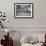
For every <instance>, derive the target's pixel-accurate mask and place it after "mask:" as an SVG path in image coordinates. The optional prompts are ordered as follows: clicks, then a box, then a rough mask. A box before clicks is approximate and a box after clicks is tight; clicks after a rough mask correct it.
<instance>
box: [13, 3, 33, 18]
mask: <svg viewBox="0 0 46 46" xmlns="http://www.w3.org/2000/svg"><path fill="white" fill-rule="evenodd" d="M16 4H32V17H16V16H15V14H16V13H15V5H16ZM14 18H33V3H14Z"/></svg>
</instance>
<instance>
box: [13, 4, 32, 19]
mask: <svg viewBox="0 0 46 46" xmlns="http://www.w3.org/2000/svg"><path fill="white" fill-rule="evenodd" d="M14 17H15V18H17V17H19V18H20V17H21V18H22V17H24V18H27V17H28V18H29V17H30V18H32V17H33V4H32V3H14Z"/></svg>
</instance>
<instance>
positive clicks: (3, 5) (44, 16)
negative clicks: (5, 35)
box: [0, 0, 46, 27]
mask: <svg viewBox="0 0 46 46" xmlns="http://www.w3.org/2000/svg"><path fill="white" fill-rule="evenodd" d="M26 2H27V3H33V17H34V18H30V19H24V18H23V19H16V18H14V3H26ZM45 4H46V0H0V10H2V11H4V12H6V16H7V20H8V22H5V23H6V24H5V26H6V27H46V5H45Z"/></svg>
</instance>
